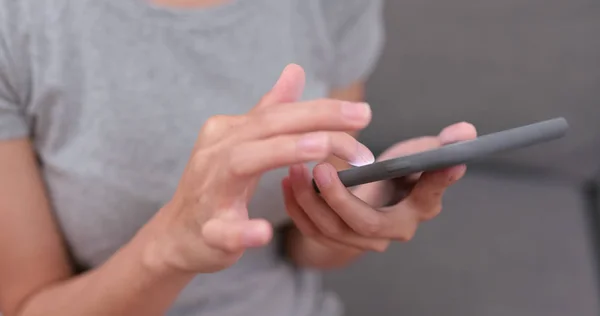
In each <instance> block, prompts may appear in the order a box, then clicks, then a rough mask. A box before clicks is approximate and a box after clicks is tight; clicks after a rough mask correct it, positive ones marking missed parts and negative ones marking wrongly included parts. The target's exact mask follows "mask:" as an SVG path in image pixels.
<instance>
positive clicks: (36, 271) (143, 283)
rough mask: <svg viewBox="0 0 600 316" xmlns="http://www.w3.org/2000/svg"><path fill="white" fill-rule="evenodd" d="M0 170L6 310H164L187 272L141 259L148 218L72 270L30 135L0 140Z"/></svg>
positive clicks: (30, 315) (0, 306)
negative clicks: (96, 261) (103, 255)
mask: <svg viewBox="0 0 600 316" xmlns="http://www.w3.org/2000/svg"><path fill="white" fill-rule="evenodd" d="M0 174H1V175H2V176H1V177H0V197H1V198H0V253H2V256H1V257H0V280H2V282H0V310H1V311H2V312H3V313H4V315H5V316H35V315H44V316H45V315H65V316H68V315H162V314H164V311H165V310H166V309H167V308H168V306H169V305H170V304H171V303H172V302H173V300H174V299H175V298H176V296H177V294H178V293H179V292H180V291H181V289H183V287H184V286H185V285H186V284H187V282H188V281H189V280H190V279H191V277H192V276H191V275H172V274H167V273H163V272H160V271H157V270H154V269H152V268H150V266H148V265H147V264H146V263H145V261H144V257H143V253H144V249H145V247H146V245H147V244H148V241H149V240H150V239H151V238H152V235H153V233H152V230H153V225H154V224H153V222H150V223H149V224H148V225H147V226H146V227H145V228H144V229H142V230H141V231H140V233H139V234H138V235H137V236H136V237H134V239H133V240H132V241H131V242H130V243H128V244H127V245H125V246H124V247H123V248H122V249H120V250H119V251H118V252H117V253H116V254H115V255H113V257H111V258H110V259H109V260H108V261H107V262H106V263H105V264H103V265H102V266H100V267H99V268H97V269H95V270H92V271H90V272H87V273H84V274H82V275H79V276H74V275H73V272H72V270H71V267H70V266H69V263H68V259H67V255H66V251H65V247H64V245H63V241H62V240H61V236H60V234H59V230H58V229H57V225H56V223H55V221H54V220H53V218H52V215H51V211H50V207H49V203H48V198H47V195H46V192H45V189H44V186H43V182H42V180H41V177H40V174H39V171H38V169H37V164H36V160H35V156H34V153H33V150H32V148H31V145H30V143H29V141H27V140H13V141H3V142H0ZM32 219H35V220H32Z"/></svg>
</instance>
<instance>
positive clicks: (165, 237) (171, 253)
mask: <svg viewBox="0 0 600 316" xmlns="http://www.w3.org/2000/svg"><path fill="white" fill-rule="evenodd" d="M172 207H173V205H171V204H168V205H165V206H164V207H163V208H162V209H161V210H159V211H158V212H157V213H156V215H155V216H154V217H153V218H152V219H151V220H150V221H149V222H148V224H146V226H144V227H143V228H142V230H140V232H139V233H138V236H137V237H138V238H139V240H140V244H141V265H142V268H143V269H144V270H146V271H147V272H148V273H149V274H151V275H153V276H156V277H158V278H165V277H173V278H183V279H185V278H189V279H191V278H193V277H194V275H195V273H194V272H192V271H185V270H184V269H180V268H178V266H179V265H178V264H177V260H178V258H179V255H178V254H177V253H178V252H177V249H176V247H177V246H176V243H175V242H174V241H173V238H172V236H171V235H170V234H169V233H168V229H167V227H168V223H169V222H170V220H169V218H170V214H172V211H173V210H172Z"/></svg>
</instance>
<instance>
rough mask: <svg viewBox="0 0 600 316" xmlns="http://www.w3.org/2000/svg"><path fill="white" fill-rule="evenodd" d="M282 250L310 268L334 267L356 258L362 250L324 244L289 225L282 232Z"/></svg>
mask: <svg viewBox="0 0 600 316" xmlns="http://www.w3.org/2000/svg"><path fill="white" fill-rule="evenodd" d="M284 251H285V255H286V256H287V258H288V259H289V260H290V261H291V262H292V263H294V264H295V265H297V266H300V267H304V268H311V269H323V270H327V269H335V268H340V267H343V266H345V265H347V264H349V263H351V262H353V261H354V260H356V259H358V258H359V257H360V256H361V255H362V254H363V253H364V252H363V251H361V250H358V249H355V248H350V247H346V246H342V245H335V246H333V245H325V244H323V243H321V242H319V241H317V240H314V239H312V238H310V237H306V236H304V235H302V234H301V233H300V231H299V230H298V229H297V228H296V227H295V226H294V225H290V226H289V227H288V228H287V229H286V231H285V234H284Z"/></svg>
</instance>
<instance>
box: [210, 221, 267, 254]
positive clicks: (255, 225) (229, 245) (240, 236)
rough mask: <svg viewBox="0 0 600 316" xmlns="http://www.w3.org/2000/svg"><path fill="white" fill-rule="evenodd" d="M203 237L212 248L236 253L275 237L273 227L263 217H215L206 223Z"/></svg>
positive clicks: (264, 243) (258, 245)
mask: <svg viewBox="0 0 600 316" xmlns="http://www.w3.org/2000/svg"><path fill="white" fill-rule="evenodd" d="M202 237H203V239H204V242H205V243H206V244H207V245H208V246H209V247H211V248H215V249H219V250H222V251H224V252H226V253H236V252H241V251H243V250H244V249H246V248H251V247H261V246H264V245H266V244H268V243H269V242H270V241H271V238H272V237H273V229H272V227H271V225H270V224H269V223H268V222H267V221H265V220H261V219H251V220H247V219H226V218H214V219H211V220H209V221H207V222H206V223H205V224H204V226H203V228H202Z"/></svg>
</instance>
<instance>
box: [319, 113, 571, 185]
mask: <svg viewBox="0 0 600 316" xmlns="http://www.w3.org/2000/svg"><path fill="white" fill-rule="evenodd" d="M568 129H569V124H568V123H567V120H565V119H564V118H562V117H559V118H555V119H551V120H547V121H542V122H538V123H534V124H529V125H525V126H521V127H516V128H512V129H508V130H505V131H501V132H497V133H492V134H487V135H483V136H479V137H477V138H476V139H473V140H468V141H462V142H456V143H452V144H449V145H445V146H442V147H439V148H436V149H433V150H429V151H424V152H420V153H417V154H412V155H409V156H404V157H399V158H394V159H390V160H385V161H380V162H375V163H373V164H370V165H365V166H361V167H355V168H351V169H347V170H343V171H340V172H338V175H339V177H340V180H341V182H342V183H343V184H344V186H346V187H352V186H356V185H360V184H365V183H370V182H376V181H382V180H388V179H394V178H400V177H403V176H407V175H410V174H413V173H418V172H423V171H432V170H438V169H443V168H448V167H452V166H456V165H461V164H465V163H467V162H469V161H471V160H474V159H478V158H482V157H485V156H488V155H492V154H496V153H500V152H505V151H509V150H515V149H519V148H524V147H529V146H533V145H537V144H540V143H543V142H548V141H551V140H555V139H558V138H561V137H563V136H564V135H565V134H566V133H567V130H568ZM313 187H314V188H315V190H316V191H317V192H319V188H318V187H317V185H316V183H315V181H314V180H313Z"/></svg>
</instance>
